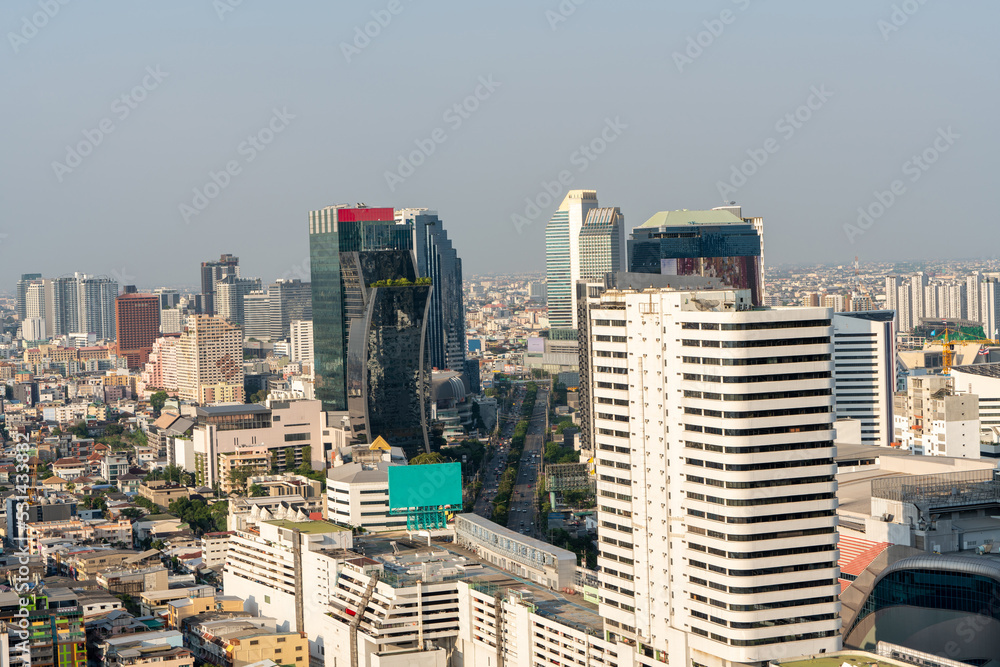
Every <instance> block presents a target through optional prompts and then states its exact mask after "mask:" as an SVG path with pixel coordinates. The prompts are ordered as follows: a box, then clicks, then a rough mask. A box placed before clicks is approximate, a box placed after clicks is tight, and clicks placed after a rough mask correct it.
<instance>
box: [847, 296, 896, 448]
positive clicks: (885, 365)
mask: <svg viewBox="0 0 1000 667" xmlns="http://www.w3.org/2000/svg"><path fill="white" fill-rule="evenodd" d="M894 315H895V313H893V312H892V311H891V310H871V311H865V312H852V313H836V314H834V316H833V360H834V373H833V384H834V395H835V398H836V410H837V418H838V419H857V420H859V421H860V422H861V444H865V445H880V446H883V447H888V446H889V444H890V443H891V442H892V440H893V423H892V419H893V404H892V399H893V394H894V393H895V391H896V330H895V326H894V324H893V321H894Z"/></svg>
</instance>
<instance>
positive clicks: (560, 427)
mask: <svg viewBox="0 0 1000 667" xmlns="http://www.w3.org/2000/svg"><path fill="white" fill-rule="evenodd" d="M575 426H576V424H575V423H573V420H572V419H564V420H562V421H561V422H559V423H558V424H556V433H557V434H559V435H562V432H563V431H564V430H566V429H568V428H574V427H575Z"/></svg>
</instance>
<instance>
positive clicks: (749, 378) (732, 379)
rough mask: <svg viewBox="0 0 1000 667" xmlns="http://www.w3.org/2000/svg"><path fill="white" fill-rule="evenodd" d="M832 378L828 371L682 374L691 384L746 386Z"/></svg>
mask: <svg viewBox="0 0 1000 667" xmlns="http://www.w3.org/2000/svg"><path fill="white" fill-rule="evenodd" d="M830 377H832V375H831V373H830V371H813V372H810V373H779V374H777V375H736V376H730V375H726V376H725V377H723V376H721V375H699V374H698V373H684V379H685V380H690V381H693V382H722V383H724V384H747V383H751V382H791V381H794V380H822V379H828V378H830Z"/></svg>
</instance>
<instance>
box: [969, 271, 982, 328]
mask: <svg viewBox="0 0 1000 667" xmlns="http://www.w3.org/2000/svg"><path fill="white" fill-rule="evenodd" d="M982 282H983V278H982V276H981V275H980V274H979V271H974V272H973V273H972V275H971V276H967V277H966V279H965V299H966V317H968V318H969V319H970V320H972V321H973V322H979V321H980V313H979V286H980V284H982Z"/></svg>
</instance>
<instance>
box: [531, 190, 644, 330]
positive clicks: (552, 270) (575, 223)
mask: <svg viewBox="0 0 1000 667" xmlns="http://www.w3.org/2000/svg"><path fill="white" fill-rule="evenodd" d="M596 208H597V192H596V191H594V190H570V191H569V192H568V193H567V194H566V198H565V199H563V201H562V204H560V205H559V210H557V211H556V212H555V213H554V214H553V215H552V218H551V219H550V220H549V224H548V225H547V226H546V227H545V273H546V276H547V285H546V289H547V299H548V301H547V303H548V308H549V325H550V326H551V327H552V328H554V329H576V328H577V326H576V322H577V319H576V318H577V313H576V281H577V280H579V279H580V230H582V229H583V223H584V221H585V220H586V219H587V214H588V213H589V212H590V211H591V210H593V209H596ZM622 234H623V235H624V229H622ZM623 238H624V237H623ZM624 245H625V244H624V241H623V242H622V247H624Z"/></svg>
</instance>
